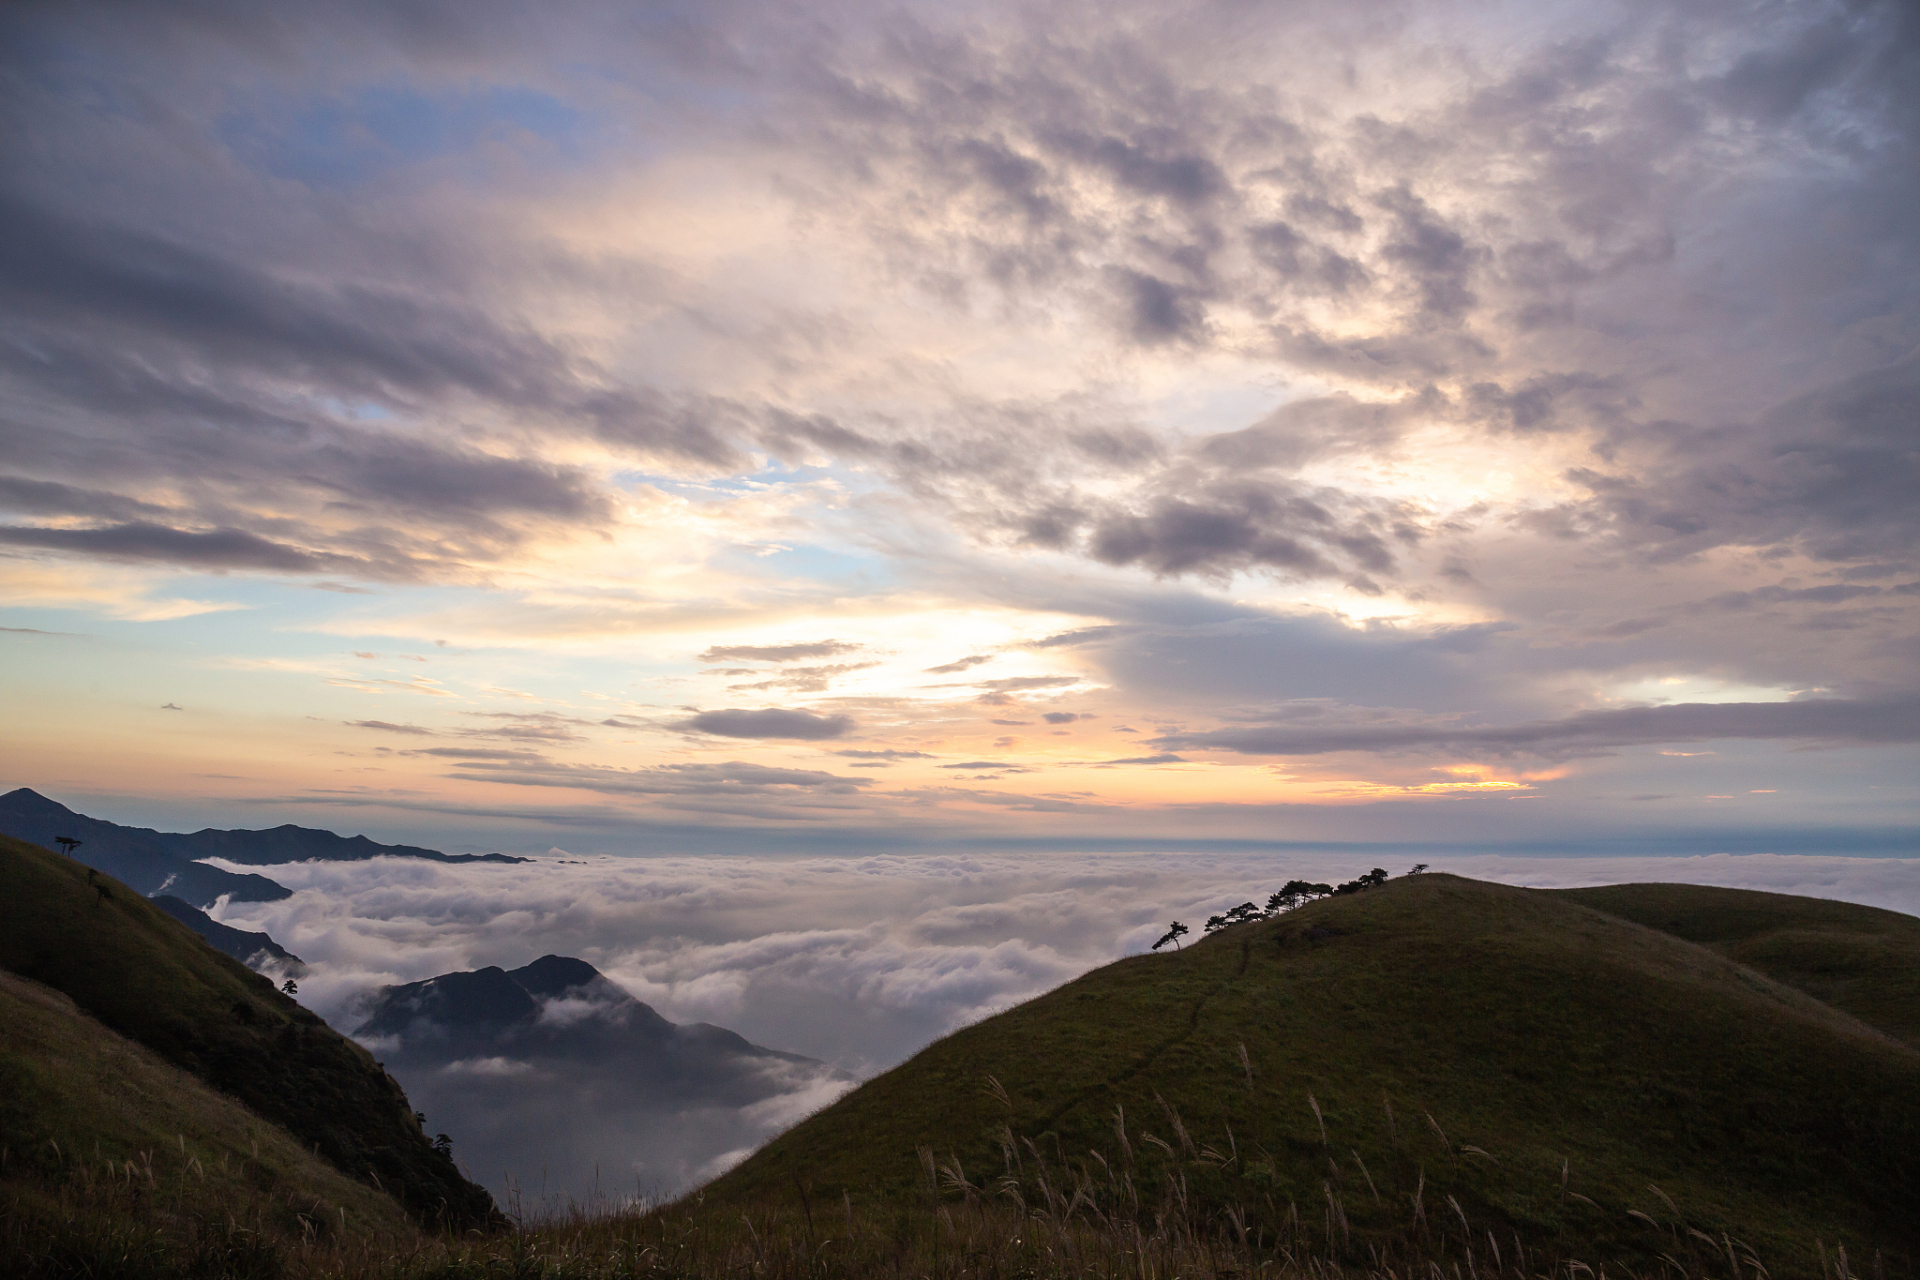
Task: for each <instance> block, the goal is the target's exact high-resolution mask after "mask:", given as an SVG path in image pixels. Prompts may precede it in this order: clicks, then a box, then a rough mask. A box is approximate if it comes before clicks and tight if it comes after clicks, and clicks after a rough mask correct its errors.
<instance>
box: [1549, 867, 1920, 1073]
mask: <svg viewBox="0 0 1920 1280" xmlns="http://www.w3.org/2000/svg"><path fill="white" fill-rule="evenodd" d="M1555 892H1557V893H1558V894H1559V895H1560V896H1562V897H1565V898H1569V899H1571V900H1572V901H1574V902H1578V903H1580V904H1582V905H1583V906H1589V907H1593V908H1595V909H1596V910H1599V911H1605V912H1607V913H1608V914H1610V915H1616V916H1619V917H1620V918H1622V919H1624V920H1632V921H1634V922H1635V923H1636V924H1643V925H1646V926H1647V927H1648V928H1650V929H1658V930H1660V931H1661V932H1662V933H1670V934H1672V935H1674V936H1675V937H1677V938H1685V939H1686V940H1687V941H1689V942H1698V943H1700V944H1701V945H1703V946H1706V947H1710V948H1712V949H1713V950H1714V951H1717V952H1719V953H1720V954H1721V955H1723V956H1726V957H1727V958H1728V959H1730V960H1736V961H1738V962H1739V963H1741V964H1744V965H1746V966H1748V967H1749V968H1752V969H1757V970H1759V971H1760V972H1761V973H1764V974H1766V975H1767V976H1768V977H1769V978H1772V979H1773V980H1774V981H1776V982H1783V983H1785V984H1786V985H1788V986H1790V987H1797V988H1798V989H1800V990H1801V991H1804V992H1806V993H1807V994H1808V995H1811V996H1813V997H1814V998H1815V999H1818V1000H1821V1001H1823V1002H1825V1003H1827V1004H1830V1005H1832V1006H1833V1007H1834V1008H1836V1009H1842V1010H1845V1011H1846V1012H1848V1013H1850V1014H1852V1015H1853V1016H1854V1017H1856V1018H1859V1019H1860V1020H1861V1021H1862V1022H1865V1023H1868V1024H1869V1025H1872V1026H1875V1027H1878V1028H1880V1029H1881V1030H1882V1031H1885V1032H1886V1033H1887V1034H1888V1035H1891V1036H1894V1037H1896V1038H1898V1039H1901V1040H1904V1041H1906V1042H1907V1043H1908V1044H1910V1045H1912V1046H1914V1047H1915V1048H1917V1049H1920V919H1915V918H1914V917H1912V916H1905V915H1901V914H1900V913H1899V912H1897V911H1883V910H1881V909H1880V908H1878V907H1863V906H1860V905H1858V904H1857V903H1852V902H1832V901H1828V900H1826V899H1823V898H1798V897H1792V896H1790V895H1787V894H1783V893H1759V892H1755V891H1754V890H1751V889H1719V888H1713V887H1709V886H1706V885H1691V884H1616V885H1607V886H1605V887H1603V888H1594V889H1560V890H1556V891H1555Z"/></svg>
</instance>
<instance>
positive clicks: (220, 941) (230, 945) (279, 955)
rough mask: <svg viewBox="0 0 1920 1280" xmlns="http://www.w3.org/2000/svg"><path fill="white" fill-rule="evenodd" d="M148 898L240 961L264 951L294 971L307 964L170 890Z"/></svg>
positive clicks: (266, 938)
mask: <svg viewBox="0 0 1920 1280" xmlns="http://www.w3.org/2000/svg"><path fill="white" fill-rule="evenodd" d="M147 901H149V902H151V903H152V904H153V905H154V906H156V907H158V908H160V909H161V910H162V911H164V912H166V913H167V914H168V915H170V916H172V917H173V918H174V919H175V920H178V921H179V922H180V923H181V924H183V925H185V926H187V928H189V929H191V930H193V931H194V932H195V933H197V934H199V935H200V936H201V937H203V938H205V939H206V940H207V945H208V946H210V947H212V948H213V949H214V950H215V951H218V952H219V953H220V954H222V955H225V956H231V957H233V958H234V959H235V960H238V961H239V962H240V963H241V964H246V963H247V962H248V961H250V960H252V959H254V958H255V957H256V956H260V955H265V956H266V957H267V958H268V959H270V960H277V961H279V962H280V963H281V964H282V965H283V966H285V967H286V969H287V971H288V972H292V973H295V974H296V975H297V974H298V973H299V972H300V971H301V970H303V969H305V968H306V966H305V965H304V964H303V963H302V962H301V960H300V957H299V956H297V955H295V954H293V952H291V951H289V950H287V949H286V948H285V947H283V946H281V945H280V944H279V943H277V942H275V941H274V940H273V938H272V936H271V935H269V934H265V933H252V932H249V931H247V930H245V929H235V928H234V927H233V926H231V925H224V924H221V923H220V922H219V921H218V920H215V919H214V918H213V917H212V916H210V915H208V914H207V913H206V912H204V911H202V910H201V909H200V908H198V907H196V906H194V905H193V904H192V903H190V902H183V901H181V900H180V899H179V898H176V897H174V896H173V895H172V894H170V893H161V894H155V895H154V896H153V897H151V898H148V899H147Z"/></svg>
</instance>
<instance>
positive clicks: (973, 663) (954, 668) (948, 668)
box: [926, 653, 993, 676]
mask: <svg viewBox="0 0 1920 1280" xmlns="http://www.w3.org/2000/svg"><path fill="white" fill-rule="evenodd" d="M992 661H993V655H992V654H990V653H976V654H972V655H970V656H968V657H965V658H958V659H955V660H954V661H952V662H947V663H942V664H941V665H940V666H937V667H928V668H926V673H927V674H928V675H930V676H945V675H953V674H955V673H956V672H961V671H966V670H969V669H970V668H973V667H977V666H979V665H980V664H981V663H983V662H992Z"/></svg>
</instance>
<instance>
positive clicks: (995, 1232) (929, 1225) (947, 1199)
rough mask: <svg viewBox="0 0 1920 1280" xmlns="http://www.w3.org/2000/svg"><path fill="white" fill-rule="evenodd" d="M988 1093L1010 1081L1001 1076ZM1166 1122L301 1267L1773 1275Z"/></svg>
mask: <svg viewBox="0 0 1920 1280" xmlns="http://www.w3.org/2000/svg"><path fill="white" fill-rule="evenodd" d="M988 1088H989V1090H990V1092H993V1093H995V1094H996V1095H998V1094H1000V1093H1002V1092H1003V1091H1001V1090H999V1089H998V1087H997V1083H996V1082H991V1081H990V1082H989V1085H988ZM1159 1119H1160V1121H1162V1122H1163V1123H1164V1126H1165V1128H1164V1132H1167V1133H1170V1134H1171V1135H1172V1137H1171V1139H1169V1138H1166V1137H1162V1136H1160V1135H1159V1134H1156V1133H1153V1132H1149V1131H1148V1130H1146V1129H1145V1128H1143V1127H1141V1126H1140V1125H1138V1124H1136V1123H1135V1122H1133V1121H1131V1120H1130V1119H1129V1118H1128V1117H1127V1116H1126V1115H1125V1114H1124V1113H1123V1112H1119V1111H1116V1114H1115V1116H1114V1124H1113V1140H1112V1143H1111V1144H1110V1145H1109V1146H1108V1147H1107V1148H1106V1149H1105V1150H1093V1149H1088V1150H1083V1151H1078V1152H1069V1151H1067V1150H1066V1149H1065V1148H1064V1147H1063V1146H1062V1145H1061V1143H1060V1142H1059V1141H1058V1139H1057V1138H1056V1137H1055V1136H1054V1135H1051V1134H1044V1135H1039V1136H1034V1135H1028V1134H1021V1133H1017V1132H1016V1131H1015V1130H1014V1128H1013V1126H1012V1125H1011V1123H1008V1124H1005V1125H1003V1126H1002V1128H1001V1132H1000V1141H999V1148H1000V1153H999V1154H1000V1164H999V1167H998V1168H997V1169H993V1170H979V1169H974V1170H969V1169H967V1168H965V1167H963V1165H962V1163H961V1161H960V1160H959V1158H958V1157H957V1156H955V1155H952V1154H945V1155H942V1154H940V1153H938V1152H936V1151H934V1150H933V1149H931V1148H926V1147H922V1148H921V1149H920V1151H919V1163H920V1170H921V1176H920V1179H919V1184H918V1186H917V1187H916V1189H915V1193H914V1194H913V1195H912V1196H910V1197H907V1198H900V1197H895V1198H893V1199H891V1200H886V1199H881V1198H877V1197H876V1198H868V1199H863V1200H857V1199H856V1198H855V1197H854V1196H853V1195H851V1194H848V1193H845V1192H843V1193H841V1194H840V1195H838V1196H831V1197H823V1196H819V1195H816V1194H815V1193H814V1192H813V1189H812V1188H811V1187H810V1186H809V1185H808V1184H807V1183H806V1182H805V1181H804V1180H797V1181H796V1182H795V1183H794V1185H793V1186H792V1187H791V1188H790V1192H791V1193H790V1194H789V1195H785V1196H781V1197H766V1198H762V1199H759V1200H755V1201H750V1202H747V1203H745V1204H741V1203H737V1202H729V1201H723V1200H718V1199H709V1198H708V1197H707V1196H705V1195H704V1194H702V1193H699V1192H695V1193H693V1194H691V1195H688V1196H686V1197H683V1198H681V1199H680V1200H677V1201H675V1202H673V1203H671V1204H667V1205H663V1206H659V1207H655V1208H652V1209H627V1210H622V1211H614V1212H597V1211H595V1209H594V1207H593V1206H591V1205H574V1206H570V1207H569V1208H568V1209H566V1210H562V1211H560V1212H557V1213H550V1214H548V1215H546V1216H544V1217H542V1218H540V1219H538V1220H521V1221H518V1222H516V1224H515V1227H514V1229H513V1230H512V1231H510V1232H506V1233H502V1234H500V1235H496V1236H492V1237H484V1238H483V1237H476V1236H468V1237H465V1238H449V1239H446V1240H442V1241H438V1242H435V1243H434V1244H433V1245H431V1246H429V1247H424V1248H421V1249H416V1250H414V1251H412V1252H410V1253H408V1254H406V1255H405V1256H402V1255H399V1254H394V1255H390V1256H387V1257H384V1258H378V1257H373V1256H371V1255H369V1254H365V1253H363V1254H361V1255H360V1256H358V1257H354V1258H347V1257H344V1256H337V1257H336V1258H335V1259H333V1260H332V1269H331V1270H320V1271H315V1272H313V1273H311V1274H315V1275H319V1274H326V1275H337V1276H340V1277H342V1278H343V1280H376V1278H377V1280H468V1278H471V1280H480V1278H482V1277H514V1278H515V1280H523V1278H524V1280H533V1278H534V1277H539V1278H541V1280H614V1278H615V1277H621V1278H644V1280H681V1278H687V1280H691V1278H693V1277H714V1278H716V1280H717V1278H720V1277H737V1278H738V1280H1051V1278H1053V1277H1059V1278H1061V1280H1067V1278H1069V1277H1072V1278H1076V1280H1249V1278H1252V1277H1271V1278H1272V1280H1294V1278H1299V1280H1336V1278H1338V1280H1346V1278H1349V1277H1351V1278H1352V1280H1607V1278H1608V1277H1610V1276H1611V1277H1618V1278H1619V1280H1636V1278H1639V1280H1654V1278H1656V1277H1657V1278H1659V1280H1772V1277H1771V1275H1770V1273H1769V1271H1768V1268H1767V1266H1766V1265H1765V1264H1764V1263H1763V1262H1762V1260H1761V1259H1760V1258H1759V1257H1758V1256H1757V1255H1756V1253H1755V1251H1754V1250H1753V1249H1752V1248H1750V1247H1749V1246H1747V1245H1745V1244H1743V1243H1742V1242H1740V1241H1738V1240H1735V1239H1732V1238H1730V1237H1727V1236H1721V1237H1718V1238H1716V1237H1713V1236H1710V1235H1709V1234H1707V1233H1706V1232H1703V1231H1699V1230H1697V1229H1692V1228H1689V1227H1688V1226H1687V1225H1686V1224H1685V1222H1684V1221H1683V1219H1682V1215H1681V1213H1680V1211H1679V1209H1678V1207H1677V1206H1672V1214H1671V1219H1670V1220H1660V1219H1655V1218H1653V1217H1651V1216H1650V1215H1644V1214H1642V1215H1639V1218H1640V1219H1644V1221H1643V1222H1640V1226H1641V1228H1642V1229H1643V1230H1644V1232H1645V1239H1644V1247H1643V1248H1640V1249H1637V1250H1631V1251H1629V1252H1628V1253H1627V1254H1626V1255H1625V1256H1622V1257H1617V1258H1593V1257H1575V1256H1570V1255H1568V1254H1566V1253H1564V1252H1562V1251H1560V1250H1557V1249H1556V1248H1555V1247H1554V1245H1553V1243H1552V1242H1551V1241H1544V1240H1540V1239H1538V1238H1535V1239H1531V1240H1530V1239H1527V1238H1525V1236H1523V1235H1522V1234H1521V1233H1519V1232H1516V1231H1514V1230H1513V1229H1511V1228H1503V1227H1502V1226H1501V1225H1499V1224H1498V1223H1496V1222H1492V1221H1476V1220H1474V1219H1473V1218H1471V1217H1470V1216H1469V1214H1468V1213H1467V1212H1466V1211H1465V1210H1463V1209H1462V1207H1461V1205H1460V1203H1459V1201H1458V1200H1457V1199H1456V1198H1455V1197H1453V1196H1451V1195H1442V1196H1439V1197H1437V1198H1436V1197H1434V1196H1433V1195H1432V1194H1431V1191H1430V1189H1429V1188H1428V1186H1427V1179H1426V1171H1425V1170H1424V1169H1423V1168H1419V1167H1418V1166H1415V1167H1413V1168H1412V1169H1411V1175H1412V1181H1411V1182H1410V1183H1409V1184H1408V1185H1404V1186H1403V1185H1400V1183H1399V1181H1398V1180H1397V1179H1396V1176H1395V1175H1394V1174H1391V1173H1389V1172H1387V1171H1384V1170H1380V1171H1376V1170H1373V1169H1369V1168H1368V1167H1367V1166H1366V1164H1365V1162H1364V1161H1362V1160H1361V1159H1360V1157H1359V1155H1358V1153H1357V1152H1343V1151H1340V1150H1338V1149H1337V1148H1336V1147H1335V1146H1334V1144H1333V1143H1332V1142H1331V1141H1328V1142H1327V1143H1326V1144H1325V1145H1326V1150H1325V1151H1324V1153H1323V1156H1324V1159H1325V1161H1326V1165H1327V1172H1326V1176H1325V1177H1324V1178H1323V1179H1322V1180H1321V1183H1320V1187H1321V1195H1320V1197H1319V1199H1318V1200H1317V1201H1315V1202H1313V1203H1310V1204H1300V1203H1296V1202H1294V1201H1291V1200H1276V1198H1275V1196H1274V1195H1273V1194H1272V1191H1271V1188H1272V1187H1273V1186H1274V1185H1275V1181H1274V1179H1273V1177H1272V1176H1271V1175H1272V1171H1273V1162H1272V1158H1271V1157H1270V1156H1268V1155H1266V1154H1265V1153H1264V1152H1261V1151H1258V1150H1247V1149H1243V1148H1242V1147H1241V1145H1240V1143H1239V1140H1238V1139H1237V1138H1236V1136H1235V1135H1234V1134H1233V1133H1232V1132H1231V1130H1230V1129H1228V1130H1223V1132H1222V1133H1221V1134H1219V1135H1217V1136H1216V1135H1209V1134H1204V1133H1202V1134H1196V1133H1194V1132H1193V1131H1192V1130H1190V1129H1189V1127H1188V1126H1187V1125H1186V1123H1185V1122H1184V1120H1183V1119H1182V1117H1181V1116H1180V1115H1179V1113H1178V1111H1177V1110H1176V1109H1174V1108H1173V1107H1171V1106H1166V1107H1164V1110H1163V1114H1162V1116H1161V1117H1159ZM1343 1161H1344V1165H1345V1167H1344V1168H1343V1167H1342V1165H1343ZM1548 1190H1551V1191H1552V1192H1553V1193H1554V1194H1556V1195H1560V1196H1563V1197H1566V1198H1567V1199H1568V1202H1569V1203H1570V1204H1573V1205H1576V1206H1579V1205H1580V1202H1581V1201H1582V1200H1583V1199H1584V1197H1580V1196H1579V1195H1578V1193H1576V1192H1573V1191H1572V1190H1571V1189H1570V1186H1569V1179H1568V1177H1567V1175H1566V1171H1565V1169H1564V1166H1563V1169H1562V1174H1561V1177H1560V1178H1559V1179H1557V1180H1556V1182H1555V1185H1554V1186H1553V1187H1551V1188H1549V1189H1548ZM1662 1198H1663V1199H1664V1196H1663V1197H1662ZM1666 1203H1667V1204H1669V1205H1670V1206H1671V1202H1670V1201H1666ZM1587 1205H1588V1206H1590V1205H1591V1202H1587ZM1581 1207H1582V1208H1583V1210H1584V1209H1585V1208H1586V1206H1581ZM1593 1211H1595V1212H1597V1211H1598V1210H1597V1207H1596V1208H1594V1209H1593ZM1636 1221H1639V1219H1636ZM1809 1252H1810V1254H1811V1250H1810V1251H1809ZM314 1261H315V1262H320V1261H321V1260H320V1259H318V1258H316V1259H314ZM1847 1266H1848V1264H1847V1263H1845V1262H1844V1261H1842V1260H1841V1259H1840V1255H1838V1254H1834V1255H1833V1260H1832V1262H1831V1263H1830V1268H1831V1270H1830V1273H1829V1276H1828V1277H1827V1280H1842V1278H1843V1277H1846V1280H1853V1273H1852V1272H1850V1271H1848V1270H1847ZM1865 1280H1883V1278H1881V1277H1874V1276H1871V1275H1870V1276H1869V1277H1866V1278H1865Z"/></svg>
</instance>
